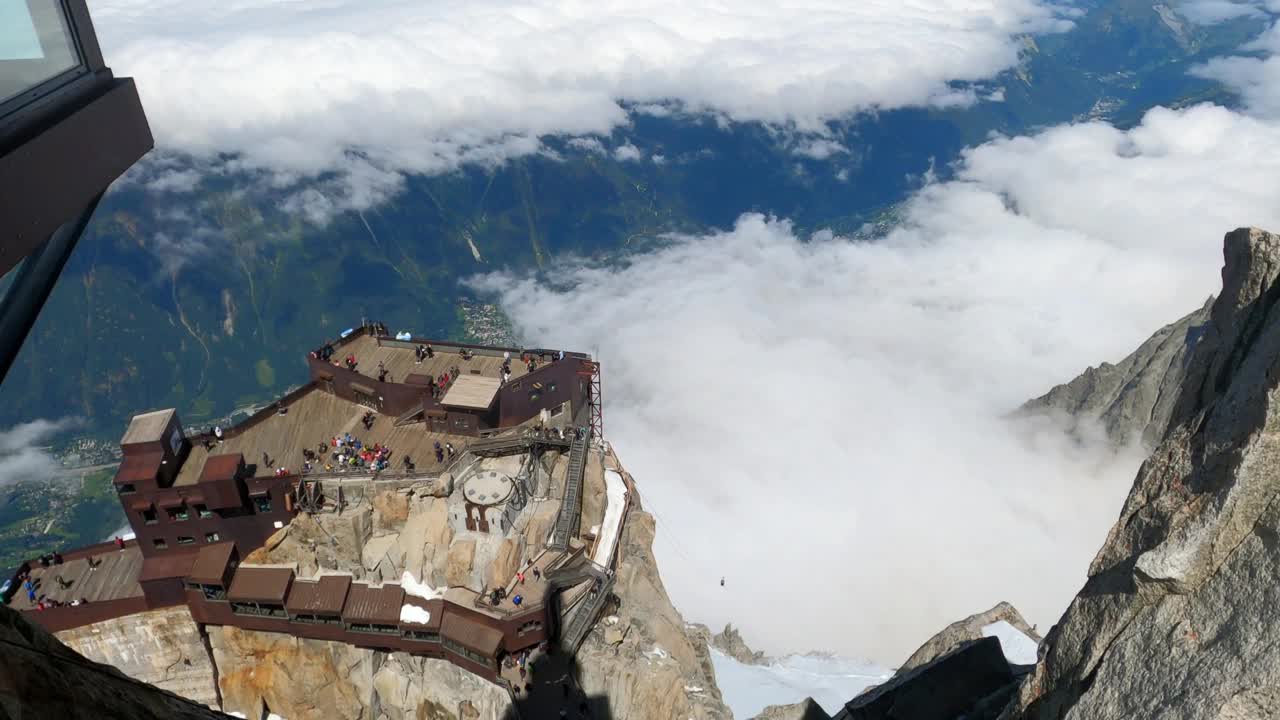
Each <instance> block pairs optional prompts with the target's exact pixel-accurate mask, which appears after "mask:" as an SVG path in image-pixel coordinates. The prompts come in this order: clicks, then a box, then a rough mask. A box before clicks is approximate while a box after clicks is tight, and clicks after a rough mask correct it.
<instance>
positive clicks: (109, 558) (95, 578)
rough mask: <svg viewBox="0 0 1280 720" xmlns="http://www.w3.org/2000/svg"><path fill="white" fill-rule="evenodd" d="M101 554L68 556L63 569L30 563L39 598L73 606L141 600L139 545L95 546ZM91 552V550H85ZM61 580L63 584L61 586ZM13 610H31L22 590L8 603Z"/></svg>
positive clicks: (91, 553)
mask: <svg viewBox="0 0 1280 720" xmlns="http://www.w3.org/2000/svg"><path fill="white" fill-rule="evenodd" d="M96 547H97V549H98V550H99V552H96V553H95V552H76V553H68V555H67V557H65V558H63V562H62V564H60V565H49V567H43V566H41V565H40V564H39V563H29V565H30V566H31V570H30V572H31V579H32V581H33V582H35V583H36V597H37V599H39V598H42V597H43V598H47V599H49V600H57V601H59V602H67V603H70V602H71V601H73V600H81V599H84V600H88V601H89V602H91V603H93V602H105V601H108V600H122V599H125V598H141V597H142V586H141V585H139V584H138V576H139V574H141V572H142V561H143V560H142V552H141V551H140V550H139V549H138V546H137V545H136V544H130V545H129V546H128V547H126V548H125V549H124V550H120V549H117V548H116V547H115V546H113V545H111V544H109V543H108V544H104V545H101V546H96ZM86 550H88V549H86ZM58 578H62V580H63V582H62V583H59V582H58ZM9 607H11V608H13V609H14V610H32V609H34V608H35V607H36V603H33V602H31V601H30V599H29V598H28V595H27V591H26V589H25V588H23V587H21V586H19V587H18V588H17V591H16V592H14V594H13V599H12V600H10V601H9Z"/></svg>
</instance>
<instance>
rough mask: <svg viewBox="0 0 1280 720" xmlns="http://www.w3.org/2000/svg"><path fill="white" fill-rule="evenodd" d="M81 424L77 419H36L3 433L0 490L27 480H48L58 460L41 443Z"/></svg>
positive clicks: (56, 466)
mask: <svg viewBox="0 0 1280 720" xmlns="http://www.w3.org/2000/svg"><path fill="white" fill-rule="evenodd" d="M79 424H81V421H80V420H78V419H76V418H63V419H61V420H33V421H31V422H28V423H23V424H21V425H15V426H13V427H11V428H9V429H8V430H5V431H2V432H0V487H4V486H6V485H9V484H12V483H16V482H22V481H25V480H49V479H51V478H52V477H53V476H54V475H55V474H56V473H57V470H58V461H57V460H55V459H54V458H53V456H52V455H50V454H49V453H48V452H47V451H45V450H44V448H42V447H40V443H43V442H47V441H48V440H49V439H50V438H52V437H53V436H55V435H57V434H58V433H61V432H64V431H66V430H68V429H70V428H73V427H76V426H77V425H79Z"/></svg>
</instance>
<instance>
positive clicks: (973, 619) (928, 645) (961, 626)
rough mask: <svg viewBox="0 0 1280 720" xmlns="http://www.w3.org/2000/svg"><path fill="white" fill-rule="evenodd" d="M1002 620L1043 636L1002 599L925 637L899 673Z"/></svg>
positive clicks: (1034, 637) (1031, 634)
mask: <svg viewBox="0 0 1280 720" xmlns="http://www.w3.org/2000/svg"><path fill="white" fill-rule="evenodd" d="M1001 620H1003V621H1005V622H1007V623H1009V624H1010V625H1012V626H1013V627H1015V628H1017V629H1018V631H1020V632H1021V633H1022V634H1024V635H1026V636H1027V637H1029V638H1031V639H1032V640H1035V641H1036V642H1040V639H1041V638H1040V636H1039V635H1037V634H1036V631H1035V629H1034V628H1032V627H1031V626H1030V625H1028V624H1027V621H1026V620H1024V619H1023V618H1022V613H1020V612H1018V609H1017V608H1015V607H1014V606H1012V605H1010V604H1009V603H1007V602H1001V603H999V604H997V605H996V606H995V607H993V608H991V609H990V610H987V611H985V612H980V613H975V614H973V615H970V616H969V617H967V618H965V619H963V620H957V621H956V622H953V623H951V624H950V625H948V626H946V627H945V628H943V629H942V630H941V631H940V632H938V634H936V635H934V636H933V637H931V638H929V639H928V640H926V641H925V643H924V644H923V645H921V646H920V647H919V648H918V649H917V650H916V651H915V652H913V653H911V657H909V658H907V660H906V662H904V663H902V667H900V668H898V671H897V674H901V673H904V672H907V671H909V670H912V669H914V668H917V667H920V666H921V665H925V664H927V663H929V662H932V661H933V660H935V659H937V658H939V657H942V656H943V655H946V654H947V653H949V652H951V651H952V650H955V649H956V648H958V647H960V646H961V645H963V644H964V643H967V642H971V641H973V640H979V639H981V638H982V637H983V633H982V629H983V628H984V627H986V626H988V625H990V624H992V623H995V622H999V621H1001Z"/></svg>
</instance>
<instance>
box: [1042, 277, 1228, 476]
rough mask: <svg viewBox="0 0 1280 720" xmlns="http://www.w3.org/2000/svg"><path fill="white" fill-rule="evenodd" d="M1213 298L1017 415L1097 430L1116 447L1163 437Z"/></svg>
mask: <svg viewBox="0 0 1280 720" xmlns="http://www.w3.org/2000/svg"><path fill="white" fill-rule="evenodd" d="M1212 306H1213V298H1212V297H1210V298H1209V299H1208V300H1207V301H1205V303H1204V305H1202V306H1201V307H1200V308H1199V309H1198V310H1195V311H1194V312H1192V313H1189V314H1188V315H1186V316H1184V317H1183V318H1181V319H1180V320H1178V321H1177V322H1174V323H1171V324H1169V325H1166V326H1164V327H1162V328H1160V329H1159V330H1157V331H1156V333H1155V334H1154V335H1152V336H1151V338H1150V339H1148V340H1147V341H1146V342H1144V343H1142V345H1141V346H1139V347H1138V349H1137V350H1134V351H1133V352H1132V353H1130V354H1129V356H1128V357H1126V358H1125V359H1123V360H1121V361H1120V362H1119V363H1116V364H1114V365H1113V364H1111V363H1105V362H1104V363H1102V364H1101V365H1099V366H1098V367H1096V368H1093V367H1091V368H1088V369H1086V370H1085V371H1084V372H1083V373H1082V374H1080V375H1079V376H1078V377H1076V378H1075V379H1074V380H1072V381H1070V382H1068V383H1065V384H1062V385H1058V386H1057V387H1054V388H1053V389H1051V390H1050V391H1049V392H1047V393H1045V394H1044V395H1041V396H1040V397H1038V398H1035V399H1034V400H1029V401H1027V402H1026V403H1025V404H1023V405H1022V407H1021V408H1019V410H1018V413H1017V414H1019V415H1024V416H1026V415H1034V416H1049V417H1051V418H1054V419H1055V420H1058V421H1060V422H1062V423H1063V424H1064V425H1065V426H1066V428H1067V430H1068V431H1069V432H1070V433H1071V434H1072V435H1073V436H1076V437H1077V438H1082V439H1083V438H1087V437H1089V436H1091V435H1092V434H1094V433H1096V432H1097V429H1098V428H1100V429H1101V430H1102V432H1103V433H1104V434H1105V436H1106V439H1107V440H1108V441H1109V442H1110V443H1111V444H1112V445H1113V446H1114V447H1117V448H1120V447H1126V446H1129V445H1132V444H1138V445H1140V446H1141V447H1142V449H1144V450H1146V451H1150V450H1151V449H1152V448H1154V447H1155V446H1156V444H1157V443H1159V442H1160V439H1161V437H1163V436H1164V431H1165V428H1166V427H1168V424H1169V415H1170V413H1172V412H1173V405H1174V402H1175V401H1176V399H1177V397H1178V389H1179V387H1181V384H1182V378H1183V373H1184V371H1185V370H1186V367H1187V361H1188V360H1189V358H1190V353H1191V352H1192V350H1193V349H1194V348H1195V346H1196V344H1197V343H1198V342H1199V340H1200V336H1201V332H1202V329H1203V327H1204V325H1205V323H1206V322H1208V320H1209V311H1210V308H1211V307H1212Z"/></svg>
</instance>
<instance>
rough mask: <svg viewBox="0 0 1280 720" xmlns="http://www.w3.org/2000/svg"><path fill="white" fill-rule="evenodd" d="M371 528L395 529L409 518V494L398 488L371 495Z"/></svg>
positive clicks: (379, 529) (377, 529)
mask: <svg viewBox="0 0 1280 720" xmlns="http://www.w3.org/2000/svg"><path fill="white" fill-rule="evenodd" d="M372 504H373V529H374V531H375V532H377V531H381V530H395V529H398V528H399V527H400V526H401V525H403V524H404V521H405V520H408V519H409V495H408V494H407V493H402V492H400V491H398V490H384V491H382V492H380V493H377V494H376V495H374V496H373V503H372Z"/></svg>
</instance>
